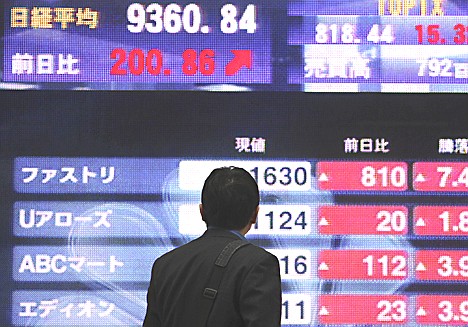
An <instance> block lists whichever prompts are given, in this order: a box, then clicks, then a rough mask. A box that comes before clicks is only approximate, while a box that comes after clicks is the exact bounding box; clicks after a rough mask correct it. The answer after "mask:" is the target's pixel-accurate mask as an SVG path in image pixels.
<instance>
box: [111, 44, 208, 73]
mask: <svg viewBox="0 0 468 327" xmlns="http://www.w3.org/2000/svg"><path fill="white" fill-rule="evenodd" d="M214 56H215V53H214V51H213V50H212V49H204V50H201V51H200V53H198V52H197V51H196V50H194V49H186V50H185V51H184V52H183V53H182V59H183V63H182V73H183V74H184V75H187V76H192V75H195V74H197V73H200V74H202V75H204V76H210V75H212V74H213V73H214V71H215V59H214ZM110 58H111V59H116V62H115V63H114V65H113V66H112V68H111V71H110V74H111V75H128V73H130V74H131V75H136V76H139V75H142V74H143V73H145V72H147V73H149V74H150V75H153V76H158V75H160V74H161V72H162V73H163V74H164V75H171V73H172V72H171V70H170V69H168V68H166V69H164V70H163V62H164V58H163V54H162V52H161V51H160V50H158V49H151V50H149V51H148V52H147V53H145V52H144V51H143V50H142V49H133V50H131V51H130V52H128V53H127V51H126V50H124V49H121V48H118V49H114V50H112V52H111V55H110ZM125 66H126V67H125Z"/></svg>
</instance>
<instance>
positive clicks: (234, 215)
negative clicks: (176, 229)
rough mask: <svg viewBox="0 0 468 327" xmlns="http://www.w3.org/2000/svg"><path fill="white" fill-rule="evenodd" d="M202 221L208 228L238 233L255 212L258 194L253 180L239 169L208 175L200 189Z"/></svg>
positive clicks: (223, 170)
mask: <svg viewBox="0 0 468 327" xmlns="http://www.w3.org/2000/svg"><path fill="white" fill-rule="evenodd" d="M201 201H202V206H203V212H204V214H203V216H204V217H203V219H204V220H205V222H206V224H207V225H208V226H212V227H220V228H225V229H230V230H241V229H242V228H244V227H245V226H247V224H248V223H249V221H250V218H251V217H252V215H253V213H254V211H255V210H256V208H257V206H258V204H259V201H260V195H259V193H258V185H257V183H256V182H255V180H254V179H253V177H252V176H251V175H250V174H249V173H248V172H247V171H246V170H245V169H242V168H237V167H223V168H217V169H215V170H213V171H212V172H211V174H210V175H209V176H208V178H207V179H206V181H205V184H204V185H203V190H202V199H201Z"/></svg>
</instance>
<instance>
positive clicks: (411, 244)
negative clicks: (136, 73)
mask: <svg viewBox="0 0 468 327" xmlns="http://www.w3.org/2000/svg"><path fill="white" fill-rule="evenodd" d="M201 94H202V95H203V96H200V95H201ZM250 94H252V93H237V92H236V93H219V92H217V93H213V92H209V93H208V92H204V93H200V92H182V93H181V92H133V91H129V92H76V91H27V92H24V91H9V92H6V91H5V92H4V93H2V105H3V108H2V111H1V114H2V120H1V121H2V125H1V126H2V128H0V137H1V143H0V150H1V154H2V156H1V158H2V159H1V162H0V163H1V168H2V169H1V171H2V179H1V180H2V187H1V191H0V192H1V194H0V199H1V215H2V217H3V219H2V228H1V231H0V235H1V240H2V241H1V260H2V263H3V264H4V265H3V272H4V277H3V283H2V292H1V296H2V301H1V303H2V304H1V306H2V310H1V312H2V316H1V321H0V324H1V325H2V326H139V325H141V323H142V320H143V318H144V314H145V310H146V298H145V297H146V291H147V288H148V284H149V279H150V273H151V266H152V264H153V262H154V260H155V259H156V258H157V257H159V256H161V255H162V254H163V253H166V252H167V251H169V250H171V249H173V248H175V247H178V246H180V245H182V244H184V243H186V242H188V241H190V240H192V239H195V238H196V237H198V236H200V235H201V234H202V233H203V232H204V230H205V228H206V226H205V225H204V223H203V222H202V220H201V217H200V215H199V213H198V204H199V203H200V194H201V188H202V185H203V182H204V180H205V178H206V177H207V176H208V174H209V173H210V172H211V170H212V169H214V168H217V167H221V166H230V165H234V166H239V167H243V168H245V169H246V170H247V171H249V172H250V173H251V174H252V176H253V177H254V178H255V179H256V180H257V182H258V185H259V189H260V193H261V197H260V211H259V215H258V221H257V224H255V225H254V226H253V227H252V229H251V231H250V233H248V234H247V238H248V239H249V240H250V241H251V242H252V243H254V244H256V245H259V246H261V247H264V248H265V249H266V250H267V251H270V252H271V253H272V254H274V255H275V256H276V257H277V258H278V260H279V263H280V271H281V278H282V292H283V299H282V301H283V302H282V325H283V326H325V325H327V326H328V325H331V326H334V325H337V326H362V325H366V326H384V325H401V326H435V325H458V326H462V325H466V324H467V321H468V293H467V285H468V284H467V281H468V250H467V249H468V238H467V236H468V203H467V201H466V196H467V192H468V165H467V160H466V158H467V155H468V135H467V132H466V123H467V121H466V120H467V116H466V112H465V111H466V103H467V102H466V100H467V98H466V95H401V94H392V95H383V94H374V95H370V94H367V95H364V94H363V95H356V94H304V93H281V92H278V93H275V92H272V93H270V92H259V93H255V97H249V96H247V95H250Z"/></svg>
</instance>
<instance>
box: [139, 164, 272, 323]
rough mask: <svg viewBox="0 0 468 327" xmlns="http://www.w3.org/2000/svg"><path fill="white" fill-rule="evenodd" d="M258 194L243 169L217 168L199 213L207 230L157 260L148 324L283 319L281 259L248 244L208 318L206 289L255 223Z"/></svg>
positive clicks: (238, 253) (237, 257) (228, 270)
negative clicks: (221, 259) (218, 264)
mask: <svg viewBox="0 0 468 327" xmlns="http://www.w3.org/2000/svg"><path fill="white" fill-rule="evenodd" d="M258 204H259V192H258V186H257V183H256V182H255V180H254V179H253V178H252V176H251V175H250V174H249V173H248V172H247V171H245V170H244V169H241V168H235V167H225V168H218V169H215V170H214V171H213V172H212V173H211V174H210V176H208V178H207V179H206V181H205V184H204V186H203V190H202V204H200V213H201V216H202V219H203V220H204V221H205V223H206V224H207V227H208V229H207V231H206V232H205V233H204V234H203V235H202V236H201V237H200V238H198V239H196V240H194V241H192V242H190V243H188V244H185V245H183V246H181V247H179V248H177V249H175V250H173V251H171V252H169V253H166V254H165V255H163V256H161V257H160V258H158V259H157V260H156V261H155V263H154V265H153V269H152V273H151V282H150V286H149V289H148V295H147V301H148V307H147V311H146V316H145V320H144V322H143V326H144V327H160V326H163V327H205V326H207V327H241V326H242V327H277V326H280V320H281V280H280V273H279V263H278V259H277V258H276V257H275V256H273V255H272V254H271V253H269V252H267V251H265V250H264V249H262V248H259V247H257V246H254V245H253V244H250V243H249V244H248V245H246V246H243V247H241V248H239V249H238V250H237V251H236V252H235V253H234V254H233V255H232V257H231V260H230V261H229V263H228V265H227V266H226V268H224V269H225V271H224V273H223V275H222V276H223V277H222V280H221V283H220V286H219V289H218V293H217V295H216V297H215V299H214V302H213V303H212V306H211V310H210V311H209V312H210V313H209V315H207V319H206V318H204V316H206V315H205V314H204V313H203V311H204V310H205V309H203V307H204V304H203V303H204V301H206V300H207V299H206V298H205V296H204V289H205V288H206V286H207V284H208V283H209V281H210V276H211V274H212V273H213V270H214V267H215V260H216V259H217V258H218V256H219V254H220V253H221V251H223V249H224V248H225V246H226V245H227V244H228V243H230V242H232V241H235V240H245V238H244V235H245V234H246V233H247V232H248V231H249V230H250V228H251V226H252V224H255V222H256V219H257V213H258Z"/></svg>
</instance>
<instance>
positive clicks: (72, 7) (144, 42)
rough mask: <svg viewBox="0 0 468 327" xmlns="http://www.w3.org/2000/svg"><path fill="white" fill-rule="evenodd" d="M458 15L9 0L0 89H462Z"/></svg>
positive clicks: (439, 3) (463, 23)
mask: <svg viewBox="0 0 468 327" xmlns="http://www.w3.org/2000/svg"><path fill="white" fill-rule="evenodd" d="M467 15H468V3H467V2H466V1H463V0H349V1H348V0H345V1H344V0H343V1H342V0H329V1H319V0H291V1H270V0H258V1H245V0H239V1H233V2H222V1H203V0H202V1H197V2H189V1H183V2H169V1H161V2H150V1H146V2H132V1H122V0H120V1H109V0H105V1H89V0H88V1H86V0H83V1H67V0H62V1H45V0H37V1H25V0H8V1H5V3H4V17H5V19H4V22H5V23H4V24H5V26H4V39H3V40H4V57H3V88H15V86H16V87H17V88H42V89H44V88H49V89H50V88H52V89H53V88H58V89H63V88H69V89H77V88H80V89H111V90H114V89H163V90H168V89H169V90H217V91H219V90H221V91H223V90H226V91H233V90H241V91H249V90H254V91H255V90H280V91H303V92H403V93H428V92H436V93H440V92H456V93H464V92H467V90H468V87H467V80H468V55H467V53H468V51H467V47H468V21H467V18H466V17H467ZM11 83H13V84H11Z"/></svg>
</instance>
